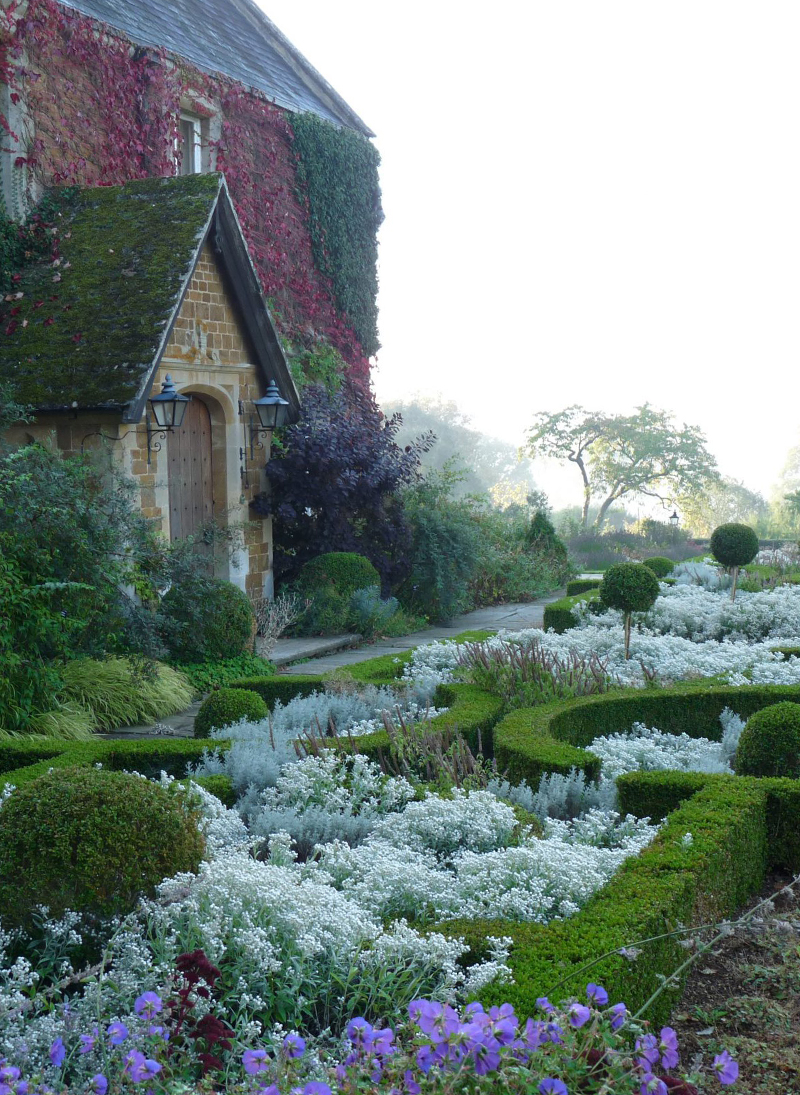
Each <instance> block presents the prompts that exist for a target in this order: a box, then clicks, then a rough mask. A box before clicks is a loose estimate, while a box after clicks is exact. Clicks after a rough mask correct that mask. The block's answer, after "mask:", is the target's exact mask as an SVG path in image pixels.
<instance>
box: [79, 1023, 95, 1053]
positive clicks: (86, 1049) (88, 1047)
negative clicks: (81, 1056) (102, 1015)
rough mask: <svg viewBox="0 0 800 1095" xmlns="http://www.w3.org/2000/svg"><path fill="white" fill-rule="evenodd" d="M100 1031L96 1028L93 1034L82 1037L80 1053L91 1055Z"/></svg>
mask: <svg viewBox="0 0 800 1095" xmlns="http://www.w3.org/2000/svg"><path fill="white" fill-rule="evenodd" d="M97 1036H98V1030H97V1027H95V1028H94V1030H93V1031H92V1033H91V1034H82V1035H81V1046H80V1049H79V1050H78V1053H91V1052H92V1050H93V1049H94V1047H95V1044H96V1042H97Z"/></svg>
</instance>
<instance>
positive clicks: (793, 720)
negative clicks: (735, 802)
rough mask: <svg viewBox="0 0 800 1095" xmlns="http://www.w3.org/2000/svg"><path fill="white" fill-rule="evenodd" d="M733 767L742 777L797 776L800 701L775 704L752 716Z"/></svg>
mask: <svg viewBox="0 0 800 1095" xmlns="http://www.w3.org/2000/svg"><path fill="white" fill-rule="evenodd" d="M735 768H736V771H737V773H738V774H739V775H743V776H789V777H790V778H792V779H797V778H798V777H800V703H791V702H784V703H776V704H774V705H773V706H772V707H767V708H765V709H764V710H763V711H757V712H756V713H755V714H754V715H751V716H750V718H749V719H748V720H747V725H746V726H745V728H744V730H743V731H742V735H741V737H740V738H739V745H738V747H737V749H736V760H735Z"/></svg>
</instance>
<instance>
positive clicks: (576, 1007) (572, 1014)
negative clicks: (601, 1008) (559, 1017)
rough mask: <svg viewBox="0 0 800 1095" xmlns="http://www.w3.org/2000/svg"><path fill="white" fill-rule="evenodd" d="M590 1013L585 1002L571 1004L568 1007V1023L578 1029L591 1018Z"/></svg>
mask: <svg viewBox="0 0 800 1095" xmlns="http://www.w3.org/2000/svg"><path fill="white" fill-rule="evenodd" d="M591 1017H592V1013H591V1011H590V1010H589V1008H587V1007H586V1005H585V1004H572V1005H571V1006H570V1009H569V1024H570V1026H572V1027H575V1029H576V1030H580V1028H581V1027H582V1026H583V1024H584V1023H586V1022H588V1020H589V1019H591Z"/></svg>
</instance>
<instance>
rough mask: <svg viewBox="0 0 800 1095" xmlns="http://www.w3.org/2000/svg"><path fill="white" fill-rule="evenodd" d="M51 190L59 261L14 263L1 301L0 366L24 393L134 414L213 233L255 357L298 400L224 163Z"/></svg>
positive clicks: (41, 406) (44, 405)
mask: <svg viewBox="0 0 800 1095" xmlns="http://www.w3.org/2000/svg"><path fill="white" fill-rule="evenodd" d="M55 193H56V203H57V208H58V215H57V217H56V232H57V234H58V238H59V241H60V262H59V263H58V265H53V264H52V263H51V262H50V261H46V262H41V263H37V264H35V265H31V266H28V267H26V268H24V269H23V270H22V271H20V274H21V277H20V280H19V281H18V282H17V283H16V284H15V286H14V290H13V292H14V294H16V293H21V294H22V296H21V297H19V299H15V300H12V301H8V300H7V301H6V302H5V304H4V306H3V324H2V328H0V376H2V378H3V379H4V380H7V381H10V383H11V386H12V388H13V390H14V392H15V394H16V396H17V398H18V399H19V400H20V401H21V402H23V403H27V404H31V405H32V406H34V407H35V408H36V409H37V410H68V409H70V408H75V409H87V408H91V409H97V408H108V409H109V410H118V411H121V412H122V413H123V416H124V417H125V418H126V419H127V420H133V421H138V419H139V418H140V417H141V413H142V410H143V405H144V400H145V399H146V397H147V394H148V391H149V387H150V384H151V383H152V379H153V376H154V374H155V371H156V369H157V368H158V364H159V361H160V358H161V355H162V353H163V351H164V348H165V345H166V342H167V339H168V337H169V333H170V331H171V328H172V324H173V323H174V320H175V318H176V316H177V313H178V311H179V309H180V305H181V303H182V300H183V297H184V294H185V292H186V289H187V288H188V284H189V281H190V279H191V276H192V273H193V271H194V268H195V265H196V263H197V259H198V257H199V253H200V249H201V247H202V245H203V242H204V241H205V240H206V238H207V237H210V238H211V242H212V243H213V244H214V246H215V248H216V249H217V250H218V251H219V252H220V253H221V254H222V255H223V266H225V267H227V272H228V273H233V274H234V275H235V282H236V289H235V295H238V296H239V297H244V296H245V293H246V294H247V295H246V298H245V299H240V300H239V303H240V308H241V311H242V314H243V318H244V320H245V324H246V326H248V328H249V330H248V333H249V334H250V336H251V338H253V340H254V342H255V345H256V353H257V356H258V357H259V358H260V360H259V361H257V362H256V364H259V365H260V366H261V369H262V373H264V374H269V376H273V375H274V376H276V379H277V381H278V386H279V388H280V389H281V392H282V394H284V395H285V396H286V397H287V398H289V399H290V401H291V402H292V403H293V405H295V407H296V403H297V401H296V391H295V390H294V386H293V384H292V383H291V380H290V379H289V378H288V370H287V369H286V366H285V360H284V359H283V355H282V352H281V350H280V346H279V343H278V340H277V336H276V335H275V332H274V328H273V327H272V322H271V320H270V318H269V315H268V312H267V309H266V306H265V304H264V302H263V298H262V297H261V294H260V287H259V286H258V282H257V278H256V275H255V273H254V271H253V268H252V265H251V263H250V261H249V256H248V255H247V249H246V245H245V244H244V240H243V239H242V237H241V231H240V229H239V225H238V221H237V220H236V215H235V213H234V212H233V207H232V205H231V203H230V199H229V197H228V194H227V188H226V186H225V183H224V179H223V177H222V176H221V175H216V174H211V175H186V176H177V177H174V178H157V179H139V180H136V181H133V182H128V183H125V184H124V185H122V186H102V187H82V188H77V187H73V188H69V189H65V190H63V191H62V192H61V193H59V192H58V191H56V192H55ZM223 238H224V251H223ZM242 286H244V289H242ZM237 290H238V294H237ZM12 312H16V314H15V315H13V316H12V315H11V313H12ZM259 351H260V352H259ZM287 388H288V389H289V390H287Z"/></svg>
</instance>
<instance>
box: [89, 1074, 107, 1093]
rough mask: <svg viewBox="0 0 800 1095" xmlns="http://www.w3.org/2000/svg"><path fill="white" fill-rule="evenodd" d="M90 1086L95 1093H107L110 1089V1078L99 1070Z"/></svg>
mask: <svg viewBox="0 0 800 1095" xmlns="http://www.w3.org/2000/svg"><path fill="white" fill-rule="evenodd" d="M89 1088H90V1090H91V1091H93V1092H94V1095H106V1091H107V1090H108V1080H107V1079H106V1078H105V1076H104V1075H103V1074H102V1072H98V1073H97V1075H96V1076H92V1078H91V1080H90V1081H89Z"/></svg>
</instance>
